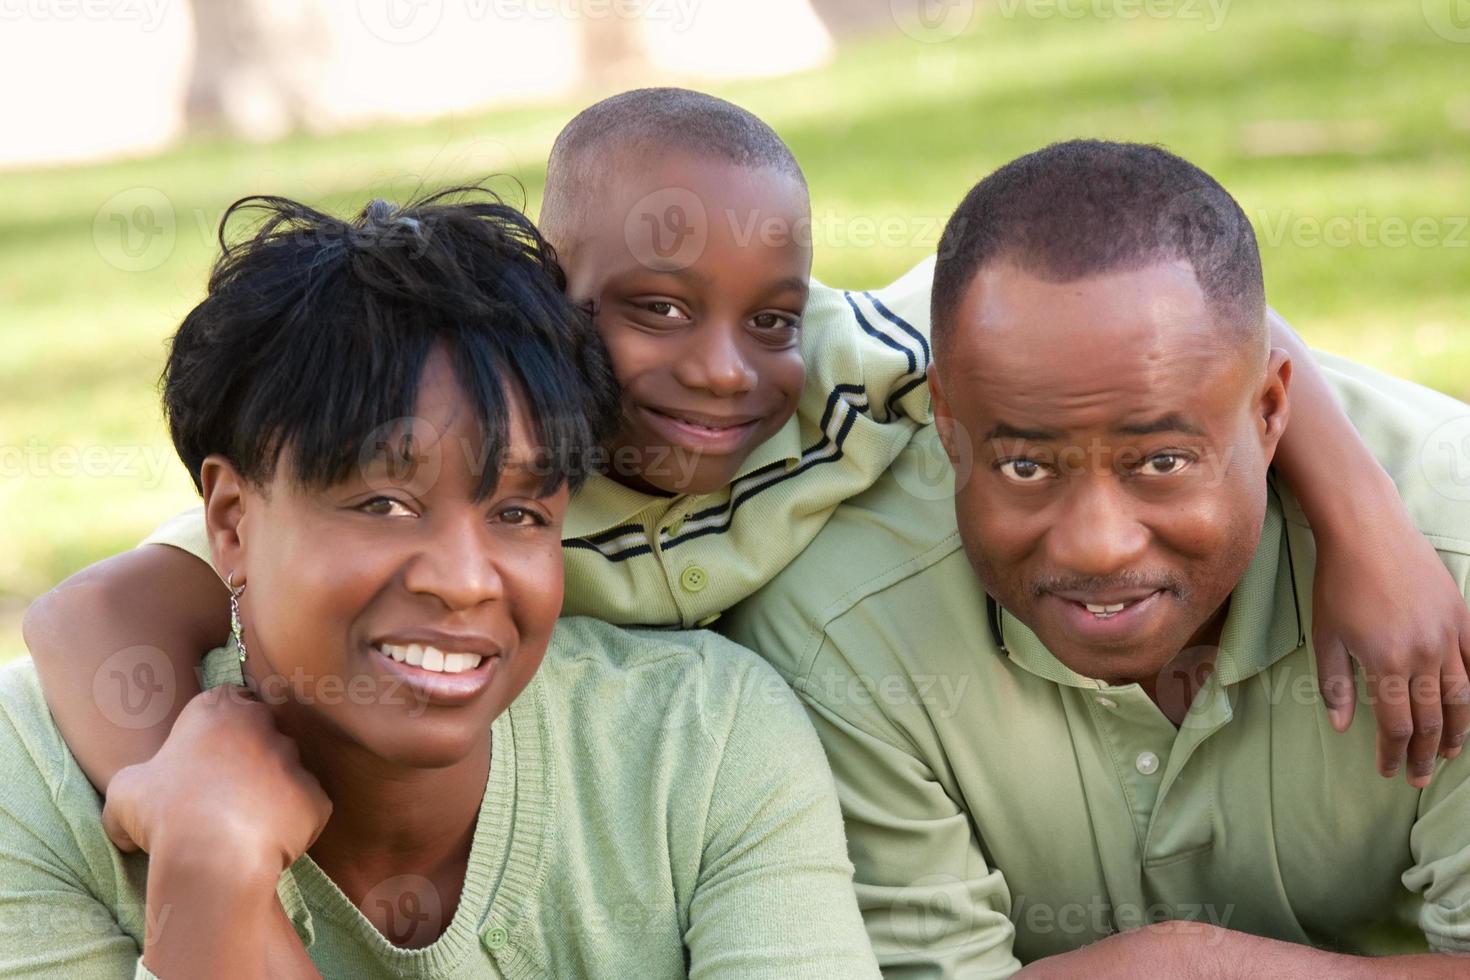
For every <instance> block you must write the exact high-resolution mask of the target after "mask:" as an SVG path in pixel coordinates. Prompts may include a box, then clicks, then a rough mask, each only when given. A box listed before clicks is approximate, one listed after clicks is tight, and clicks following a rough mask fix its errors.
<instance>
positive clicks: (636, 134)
mask: <svg viewBox="0 0 1470 980" xmlns="http://www.w3.org/2000/svg"><path fill="white" fill-rule="evenodd" d="M670 152H675V153H679V152H682V153H687V154H691V155H694V156H704V157H711V158H713V159H716V160H723V161H727V162H729V163H734V164H736V165H737V166H741V167H752V168H768V169H771V170H774V171H776V172H778V173H781V174H784V175H786V176H788V177H791V178H792V179H794V180H796V181H798V182H799V183H800V184H801V186H802V187H805V186H806V176H805V175H804V174H803V173H802V172H801V167H800V166H799V165H798V164H797V162H796V157H795V155H794V154H792V152H791V148H790V147H788V146H787V145H786V142H785V141H784V140H782V139H781V137H780V136H777V135H776V131H775V130H774V129H772V128H771V127H770V126H769V125H767V124H766V123H765V122H763V121H762V120H761V119H760V117H759V116H757V115H755V114H754V113H752V112H750V111H749V110H747V109H742V108H741V107H740V106H738V105H735V104H734V103H733V102H727V101H725V100H724V99H720V98H716V97H715V96H713V95H706V94H705V93H703V92H695V91H693V90H691V89H684V88H640V89H634V90H632V91H629V92H622V93H620V94H618V95H614V96H611V97H609V98H606V99H603V100H602V101H601V102H596V103H594V104H592V105H590V106H588V107H587V108H586V109H583V110H582V111H581V112H579V113H578V114H577V115H576V116H575V117H574V118H573V119H572V121H571V122H569V123H567V125H566V127H565V128H564V129H562V131H561V133H560V134H559V135H558V136H557V138H556V142H555V143H554V144H553V145H552V148H551V158H550V160H549V161H548V162H547V165H546V193H545V196H544V198H543V201H542V205H541V215H540V219H539V224H540V225H541V228H542V229H543V230H544V231H545V232H546V234H547V236H548V237H550V238H551V240H552V241H554V242H557V243H558V244H560V243H562V242H565V241H567V240H569V238H570V237H573V236H574V234H575V232H574V229H575V228H576V227H577V226H578V225H579V224H581V223H582V221H583V220H584V216H585V210H584V209H585V208H586V206H587V205H586V202H587V201H589V200H595V199H596V197H597V195H598V194H599V190H598V189H599V188H601V187H603V186H605V185H606V182H607V180H608V178H609V177H612V176H616V174H615V173H613V172H612V171H613V170H614V168H616V167H617V165H618V164H619V163H620V162H622V160H623V159H624V156H623V155H624V154H629V153H631V154H634V155H636V156H641V157H644V158H653V157H657V156H659V155H664V154H668V153H670Z"/></svg>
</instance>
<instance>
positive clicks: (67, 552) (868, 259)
mask: <svg viewBox="0 0 1470 980" xmlns="http://www.w3.org/2000/svg"><path fill="white" fill-rule="evenodd" d="M1093 6H1094V5H1091V4H1081V3H1073V4H1071V5H1070V6H1067V5H1063V7H1062V8H1057V7H1054V6H1048V5H1045V4H1030V5H1027V4H1025V3H1022V4H1020V5H1019V6H1018V5H1016V4H1014V3H1007V4H996V5H992V6H991V7H989V8H986V10H985V12H983V13H982V15H981V16H980V17H979V18H978V19H977V23H976V25H975V26H974V29H973V30H972V31H971V32H969V33H967V34H966V35H964V36H961V37H958V38H954V39H951V40H947V41H944V42H942V43H926V42H921V41H918V40H915V39H912V38H909V37H906V36H903V35H895V36H891V37H883V38H874V39H869V40H858V41H854V42H850V43H848V44H847V45H845V46H844V47H843V49H842V50H841V52H840V54H839V56H838V58H837V60H836V61H835V63H833V64H832V65H831V66H829V67H827V68H824V69H822V70H820V71H817V72H812V73H808V74H803V75H797V76H790V77H786V78H781V79H774V80H767V81H761V82H753V83H741V84H735V85H725V86H716V87H713V89H712V90H713V91H716V92H717V93H718V94H721V95H724V96H727V97H729V98H733V99H735V100H736V101H738V102H740V103H741V104H743V105H746V106H748V107H749V108H751V109H752V110H754V111H755V112H757V113H759V114H760V115H762V116H763V117H764V118H766V119H767V120H769V121H770V122H771V123H772V124H773V125H774V126H775V127H776V128H777V130H778V131H779V132H780V133H781V134H782V135H783V136H785V137H786V138H787V140H788V141H789V142H790V143H791V145H792V147H793V149H794V150H795V151H796V154H797V156H798V158H799V159H800V160H801V161H802V163H803V165H804V167H805V168H806V170H807V173H808V176H809V178H810V182H811V186H812V198H813V206H814V218H815V225H814V229H815V236H816V243H817V260H816V261H817V274H818V275H819V276H820V277H821V278H823V279H825V280H827V281H829V282H833V283H837V284H840V285H842V286H846V287H867V286H872V285H876V284H879V283H881V282H883V281H885V280H887V279H890V278H892V277H893V276H895V275H896V274H897V273H899V272H901V271H903V270H904V269H905V268H907V267H908V266H909V265H911V264H912V263H914V262H916V261H918V260H919V259H920V258H922V257H923V256H924V255H925V254H927V253H928V252H931V251H933V249H934V247H935V245H936V244H937V240H938V235H939V231H940V228H941V227H942V225H943V222H944V220H945V218H946V217H947V216H948V214H949V212H950V211H951V210H952V208H953V207H954V205H955V204H956V203H957V202H958V200H959V198H960V196H961V195H962V194H963V193H964V191H965V190H966V189H967V188H968V187H969V186H970V185H971V184H972V183H973V182H974V181H975V180H976V179H978V178H979V177H981V176H983V175H984V174H985V173H987V172H989V171H990V170H991V169H993V168H994V167H996V166H997V165H999V164H1001V163H1003V162H1005V161H1006V160H1008V159H1011V158H1012V157H1014V156H1016V155H1018V154H1021V153H1024V152H1026V151H1028V150H1032V149H1035V148H1037V147H1039V146H1041V145H1044V144H1046V143H1048V142H1052V141H1054V140H1058V139H1065V138H1070V137H1076V136H1099V137H1108V138H1114V139H1134V140H1144V141H1149V142H1159V143H1163V144H1166V145H1168V146H1169V147H1171V148H1172V149H1174V150H1176V151H1178V152H1180V153H1182V154H1184V155H1185V156H1187V157H1189V158H1190V159H1192V160H1194V161H1195V162H1196V163H1198V164H1200V165H1201V166H1203V167H1204V168H1206V169H1207V170H1209V171H1210V172H1211V173H1213V174H1214V175H1216V176H1217V177H1218V178H1219V179H1220V180H1221V181H1222V182H1223V183H1224V184H1225V185H1226V186H1227V187H1228V188H1230V189H1231V190H1232V191H1233V192H1234V193H1235V194H1236V196H1237V197H1238V198H1239V199H1240V201H1241V203H1242V204H1243V205H1244V207H1245V209H1246V212H1247V213H1248V214H1249V215H1250V216H1251V217H1252V220H1253V221H1254V222H1255V223H1256V226H1257V232H1258V235H1259V236H1260V237H1261V239H1262V251H1263V256H1264V259H1265V265H1266V276H1267V285H1268V290H1269V295H1270V299H1271V301H1272V302H1273V303H1274V304H1275V305H1276V306H1277V308H1278V309H1280V310H1282V311H1283V312H1284V313H1285V314H1286V315H1287V317H1288V318H1289V319H1291V320H1292V322H1293V323H1294V324H1295V325H1296V326H1297V327H1298V329H1299V330H1300V331H1301V332H1302V333H1303V335H1304V336H1305V337H1306V338H1307V340H1308V342H1309V343H1311V344H1313V345H1314V346H1317V347H1321V348H1324V349H1328V350H1333V351H1337V352H1340V353H1344V354H1346V355H1348V356H1351V357H1355V358H1357V359H1359V360H1362V361H1365V362H1368V363H1371V364H1373V365H1375V366H1377V367H1380V368H1382V369H1384V370H1388V371H1390V372H1393V373H1396V374H1400V375H1403V376H1405V377H1408V378H1412V379H1414V380H1417V381H1420V382H1422V383H1424V384H1428V385H1431V386H1433V387H1436V388H1439V389H1441V390H1443V391H1446V392H1449V393H1451V394H1453V395H1456V396H1457V397H1460V398H1462V399H1463V398H1470V228H1467V227H1466V221H1467V218H1466V216H1467V215H1470V168H1467V162H1470V89H1467V88H1466V86H1465V79H1466V77H1467V76H1466V66H1467V59H1470V44H1463V43H1462V44H1457V43H1453V42H1451V41H1449V40H1446V39H1445V38H1444V37H1442V36H1440V35H1439V34H1437V33H1435V31H1434V30H1433V29H1432V28H1431V25H1430V24H1429V23H1428V22H1427V21H1426V18H1425V13H1424V11H1425V10H1426V9H1427V8H1426V7H1424V6H1423V5H1421V4H1419V3H1412V2H1395V3H1383V2H1378V0H1294V2H1292V3H1290V4H1284V3H1283V4H1273V3H1268V2H1265V0H1252V2H1246V0H1237V2H1236V3H1234V4H1233V5H1230V6H1228V7H1227V8H1226V15H1225V18H1224V21H1223V24H1221V25H1220V27H1219V29H1217V30H1211V29H1209V24H1210V22H1211V17H1210V15H1209V13H1208V10H1209V8H1208V6H1207V5H1205V4H1199V5H1197V6H1193V5H1185V4H1176V5H1174V6H1173V8H1172V9H1175V10H1177V11H1178V15H1177V16H1173V17H1149V16H1146V15H1144V16H1137V17H1133V18H1131V19H1130V18H1127V17H1124V16H1116V15H1115V16H1107V13H1108V10H1109V4H1107V3H1106V2H1102V3H1100V4H1098V5H1096V6H1097V7H1098V8H1099V9H1100V10H1101V12H1102V13H1103V14H1104V16H1095V15H1090V16H1087V17H1081V18H1075V19H1074V18H1072V17H1068V16H1060V15H1058V16H1052V17H1044V16H1027V15H1026V14H1025V11H1028V10H1030V11H1035V12H1044V11H1047V10H1058V9H1065V10H1067V11H1071V12H1080V11H1082V10H1083V9H1091V8H1092V7H1093ZM1140 6H1141V5H1137V4H1134V5H1132V7H1130V8H1129V9H1134V10H1136V9H1138V8H1139V7H1140ZM1122 9H1123V8H1121V7H1120V8H1119V11H1118V13H1121V11H1122ZM1144 9H1148V8H1144ZM1006 10H1011V11H1019V12H1018V13H1016V14H1014V15H1011V16H1007V15H1005V14H1004V13H1003V12H1004V11H1006ZM1189 10H1196V11H1198V12H1199V15H1198V16H1186V13H1185V12H1186V11H1189ZM584 102H585V100H578V101H577V102H576V103H573V102H566V103H562V104H555V105H546V106H539V107H535V108H525V109H515V110H506V111H496V112H489V113H483V114H476V115H472V116H464V115H461V116H453V117H447V118H444V119H441V120H439V121H436V122H433V123H429V124H423V125H414V126H391V127H388V126H385V127H375V128H371V129H366V130H362V131H358V132H352V133H347V134H341V135H335V136H326V137H321V136H299V137H295V138H292V139H289V140H286V141H283V142H279V143H275V144H271V145H266V146H262V145H251V144H245V143H239V142H230V141H206V142H195V143H191V144H188V145H185V146H182V147H180V148H178V149H177V150H174V151H172V152H169V153H167V154H166V155H163V156H158V157H154V158H151V159H144V160H132V161H124V162H117V163H110V164H106V165H99V166H85V167H73V168H64V169H51V170H41V171H30V172H11V173H0V200H3V201H4V202H5V207H4V208H3V209H0V311H3V313H0V317H3V326H0V330H3V337H4V343H3V344H0V541H3V542H4V543H5V545H6V547H5V549H4V551H3V552H0V661H3V660H5V659H7V658H9V657H13V656H15V655H17V654H18V653H20V652H21V643H20V635H19V615H20V611H21V610H22V609H23V608H24V604H25V602H26V601H27V600H28V599H29V598H31V597H33V596H35V595H37V594H38V593H39V592H41V591H43V590H45V589H46V588H48V587H49V586H50V585H52V584H54V583H55V582H56V581H57V580H58V579H60V578H62V577H64V576H65V575H67V574H70V573H71V572H73V571H75V570H76V569H78V568H79V567H81V566H83V565H85V564H87V563H88V562H91V561H94V560H96V559H97V558H100V557H103V556H105V555H107V554H110V553H113V552H116V551H118V550H121V549H124V548H128V547H130V546H132V545H133V544H134V543H135V542H136V541H137V540H138V539H139V538H140V537H141V536H142V535H143V534H145V533H146V532H147V531H148V530H149V529H150V528H152V527H153V526H154V524H156V523H157V522H158V521H159V520H160V519H162V518H163V517H166V516H168V515H169V514H171V513H173V512H174V511H175V510H177V509H179V508H181V507H183V506H186V505H188V504H189V503H191V501H192V500H193V499H194V497H193V493H192V489H191V487H190V485H189V482H188V479H187V477H186V476H185V474H184V473H183V471H182V468H181V467H180V466H179V465H178V464H177V462H176V461H175V460H174V459H173V457H172V453H171V450H170V448H169V444H168V440H167V435H166V433H165V431H164V429H163V426H162V423H161V420H160V417H159V412H158V408H157V398H156V391H155V389H154V382H155V381H156V378H157V375H158V371H159V369H160V367H161V364H162V358H163V351H164V341H165V339H166V338H167V337H168V335H169V334H170V333H171V332H172V330H173V329H174V327H175V326H176V325H177V323H178V321H179V319H180V318H181V317H182V316H183V314H184V313H185V312H187V310H188V309H189V308H190V306H191V305H192V304H193V303H194V302H195V301H197V299H198V298H199V296H200V295H201V293H202V288H203V284H204V277H205V274H206V271H207V269H208V265H209V263H210V261H211V259H212V258H213V256H214V253H215V243H214V227H215V224H216V222H217V220H218V217H219V215H220V213H221V212H222V211H223V209H224V208H225V207H226V206H227V205H228V204H229V202H230V201H232V200H234V199H236V198H238V197H240V196H243V195H245V194H249V193H263V192H270V193H280V194H286V195H289V196H293V197H298V198H303V199H306V200H308V201H311V202H314V203H318V204H322V205H325V206H327V207H329V208H337V209H355V208H357V207H359V206H360V205H361V204H362V203H363V202H364V201H366V200H367V199H369V198H371V197H374V196H382V197H388V198H400V199H401V198H403V197H405V196H407V195H409V194H411V193H412V192H413V191H414V190H416V189H419V188H425V187H437V186H441V185H444V184H448V183H454V182H461V181H465V180H476V179H480V178H483V177H485V176H486V175H488V174H502V175H506V176H505V177H504V178H503V179H501V180H500V181H499V182H498V183H497V184H496V185H495V186H498V187H499V188H500V189H502V190H503V191H505V192H507V193H509V194H510V195H511V196H512V197H518V196H519V195H520V193H521V191H520V189H519V188H517V187H516V181H519V183H520V184H521V185H522V186H523V188H524V193H525V195H526V197H527V199H528V200H527V203H528V204H529V206H531V207H532V208H534V207H535V205H536V203H537V200H538V197H539V194H540V188H541V182H542V179H543V175H544V170H543V166H544V159H545V155H546V151H547V149H548V148H549V146H550V143H551V140H552V138H553V137H554V136H555V134H556V132H557V130H558V129H559V128H560V126H561V125H562V124H563V123H564V122H565V121H566V120H567V119H568V118H570V116H571V115H572V114H573V113H574V112H575V111H576V109H577V108H579V107H580V105H581V104H583V103H584ZM511 178H514V180H512V179H511ZM150 201H151V202H154V203H156V204H159V210H157V211H155V213H154V215H153V218H152V219H151V220H152V221H153V222H155V223H157V224H158V226H159V227H162V228H165V229H167V228H168V227H169V223H170V222H172V229H173V231H172V238H171V239H169V237H168V235H167V233H165V235H163V236H161V237H160V238H159V239H157V240H156V241H155V242H154V243H153V246H152V249H153V250H152V251H145V252H144V254H143V255H142V256H141V257H140V258H137V259H133V258H130V257H129V256H128V255H127V254H126V253H125V252H123V251H121V246H120V239H119V238H118V232H117V229H116V228H115V227H114V226H113V225H111V223H110V222H111V220H112V219H111V217H110V215H111V214H112V213H113V212H115V211H118V210H119V208H120V207H121V209H122V212H123V214H124V215H125V216H127V215H130V214H132V213H133V212H132V209H133V207H134V206H136V205H137V204H140V203H144V204H146V203H148V202H150ZM1415 222H1418V223H1419V224H1418V229H1419V232H1418V244H1414V243H1413V242H1412V241H1410V240H1409V239H1410V238H1411V235H1410V231H1411V230H1412V229H1413V228H1414V225H1415ZM135 244H136V243H135ZM144 244H146V243H144ZM140 247H141V246H140ZM139 265H146V266H148V268H144V269H140V270H137V271H130V269H136V267H137V266H139Z"/></svg>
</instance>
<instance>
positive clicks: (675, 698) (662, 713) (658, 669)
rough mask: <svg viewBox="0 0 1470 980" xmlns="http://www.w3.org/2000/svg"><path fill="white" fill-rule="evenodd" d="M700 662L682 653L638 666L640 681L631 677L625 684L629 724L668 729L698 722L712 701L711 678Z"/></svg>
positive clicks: (637, 675) (625, 715) (662, 729)
mask: <svg viewBox="0 0 1470 980" xmlns="http://www.w3.org/2000/svg"><path fill="white" fill-rule="evenodd" d="M699 662H700V661H699V659H698V658H697V657H693V656H690V655H682V656H675V657H669V658H667V659H663V660H659V661H657V662H655V663H652V664H649V665H647V666H645V667H640V668H638V670H637V672H636V675H635V677H636V680H635V679H634V678H630V679H629V683H626V684H624V685H623V700H624V703H625V705H626V706H627V711H626V712H625V713H624V717H625V718H626V719H627V721H628V723H629V724H630V725H640V726H642V727H644V728H656V729H658V730H660V731H665V732H670V731H678V730H679V729H682V728H684V727H686V726H688V725H693V724H697V723H698V722H699V721H700V719H701V718H703V717H704V716H705V706H706V704H707V703H708V701H709V694H708V692H707V690H706V686H707V684H708V681H707V680H706V679H705V674H704V671H702V670H700V669H699Z"/></svg>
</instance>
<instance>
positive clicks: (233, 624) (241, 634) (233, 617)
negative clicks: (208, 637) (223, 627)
mask: <svg viewBox="0 0 1470 980" xmlns="http://www.w3.org/2000/svg"><path fill="white" fill-rule="evenodd" d="M225 587H226V588H228V589H229V590H230V635H231V636H233V637H234V638H235V646H237V647H239V648H240V662H241V663H242V664H243V663H244V662H245V627H244V625H242V624H241V622H240V596H242V595H244V594H245V586H243V585H236V584H235V573H234V572H233V571H232V572H230V574H229V576H228V577H226V578H225Z"/></svg>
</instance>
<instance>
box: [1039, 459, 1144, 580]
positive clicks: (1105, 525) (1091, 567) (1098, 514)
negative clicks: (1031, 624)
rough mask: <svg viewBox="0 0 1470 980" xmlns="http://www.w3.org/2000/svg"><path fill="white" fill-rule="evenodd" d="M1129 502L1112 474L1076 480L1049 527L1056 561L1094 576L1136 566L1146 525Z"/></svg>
mask: <svg viewBox="0 0 1470 980" xmlns="http://www.w3.org/2000/svg"><path fill="white" fill-rule="evenodd" d="M1133 504H1134V501H1133V500H1132V499H1131V498H1130V496H1129V494H1128V493H1127V491H1126V490H1124V489H1123V488H1122V487H1121V486H1119V484H1118V481H1117V480H1116V479H1114V478H1111V477H1108V476H1088V477H1086V478H1083V479H1081V480H1079V481H1078V482H1077V483H1076V484H1075V485H1074V486H1073V488H1072V489H1071V492H1070V493H1069V494H1068V496H1067V497H1066V499H1065V502H1064V505H1063V507H1062V509H1061V511H1060V512H1059V513H1058V515H1057V520H1056V521H1055V523H1053V525H1052V527H1051V530H1050V531H1048V532H1047V551H1048V556H1047V557H1048V558H1049V559H1050V560H1051V562H1052V563H1053V564H1054V567H1056V568H1059V569H1066V570H1067V571H1069V572H1072V573H1074V574H1078V575H1091V576H1098V577H1106V576H1110V575H1116V574H1118V573H1120V572H1123V571H1126V570H1128V569H1130V568H1133V567H1136V565H1137V564H1138V563H1139V561H1140V560H1141V559H1142V558H1143V556H1144V553H1145V552H1146V551H1147V550H1148V543H1149V531H1148V528H1147V527H1146V526H1145V525H1144V523H1143V522H1142V521H1140V520H1139V518H1138V515H1137V513H1136V512H1135V510H1134V507H1133Z"/></svg>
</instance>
